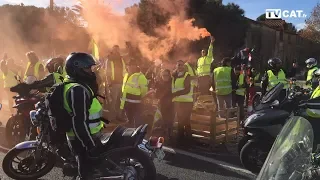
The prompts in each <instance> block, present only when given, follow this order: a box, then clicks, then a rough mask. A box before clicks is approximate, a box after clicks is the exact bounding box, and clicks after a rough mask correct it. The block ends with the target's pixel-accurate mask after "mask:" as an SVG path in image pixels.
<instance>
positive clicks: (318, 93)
mask: <svg viewBox="0 0 320 180" xmlns="http://www.w3.org/2000/svg"><path fill="white" fill-rule="evenodd" d="M317 97H320V86H318V87H317V88H316V89H315V90H314V91H313V92H312V95H311V97H310V99H314V98H317ZM306 113H307V114H308V116H310V117H313V118H320V110H319V109H309V108H308V109H307V110H306Z"/></svg>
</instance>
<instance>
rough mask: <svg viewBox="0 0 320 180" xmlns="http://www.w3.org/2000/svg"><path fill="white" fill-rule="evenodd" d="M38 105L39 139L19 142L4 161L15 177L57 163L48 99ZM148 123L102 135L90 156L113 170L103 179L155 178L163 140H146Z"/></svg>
mask: <svg viewBox="0 0 320 180" xmlns="http://www.w3.org/2000/svg"><path fill="white" fill-rule="evenodd" d="M36 106H37V107H36V110H33V111H31V112H30V118H31V121H32V124H33V125H34V126H37V127H38V132H39V135H38V137H37V140H35V141H25V142H22V143H20V144H18V145H16V146H15V147H13V148H12V149H11V150H10V151H9V152H8V153H7V154H6V155H5V157H4V159H3V162H2V168H3V171H4V172H5V174H6V175H8V176H9V177H11V178H13V179H38V178H40V177H42V176H44V175H46V174H47V173H49V172H50V171H51V170H52V168H53V167H54V165H55V164H56V159H57V158H56V156H57V153H56V149H57V147H56V145H55V144H54V143H52V142H54V141H53V139H54V138H55V132H54V131H53V130H52V128H51V124H50V118H49V116H48V115H47V108H46V106H45V101H40V103H38V104H37V105H36ZM147 126H148V125H141V126H139V127H138V128H136V129H134V128H124V127H121V126H118V127H117V128H116V129H115V130H114V131H113V132H112V133H110V134H105V135H104V136H103V137H101V142H102V144H103V145H102V146H101V147H97V148H96V149H94V150H93V151H92V152H94V153H92V155H93V157H89V158H91V160H92V161H95V160H100V162H101V160H103V163H102V164H103V168H105V169H106V172H108V173H110V175H107V176H105V177H101V178H100V179H124V180H129V179H138V180H150V179H156V169H155V166H154V163H153V158H155V157H156V158H157V159H158V160H162V159H163V158H164V156H165V154H164V152H163V150H162V144H163V142H164V139H163V138H161V137H160V138H157V137H153V138H150V139H149V141H146V140H144V139H143V138H144V136H145V134H146V129H147ZM18 156H19V158H18ZM14 163H16V164H17V165H16V166H14ZM141 176H143V177H141Z"/></svg>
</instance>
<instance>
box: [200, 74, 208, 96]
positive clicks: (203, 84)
mask: <svg viewBox="0 0 320 180" xmlns="http://www.w3.org/2000/svg"><path fill="white" fill-rule="evenodd" d="M210 87H211V78H210V76H209V75H207V76H200V77H198V90H199V92H200V94H201V95H209V94H210Z"/></svg>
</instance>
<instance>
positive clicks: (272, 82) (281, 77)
mask: <svg viewBox="0 0 320 180" xmlns="http://www.w3.org/2000/svg"><path fill="white" fill-rule="evenodd" d="M267 73H268V78H269V82H268V88H267V89H268V90H270V89H271V88H273V87H274V86H276V85H277V84H278V83H283V84H284V87H283V89H287V88H288V82H287V79H286V75H285V74H284V72H283V71H282V69H281V70H280V71H279V72H278V76H275V75H274V74H273V72H272V70H268V71H267Z"/></svg>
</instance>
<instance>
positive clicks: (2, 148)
mask: <svg viewBox="0 0 320 180" xmlns="http://www.w3.org/2000/svg"><path fill="white" fill-rule="evenodd" d="M9 150H10V149H8V148H6V147H3V146H0V152H3V153H7V152H8V151H9Z"/></svg>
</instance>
